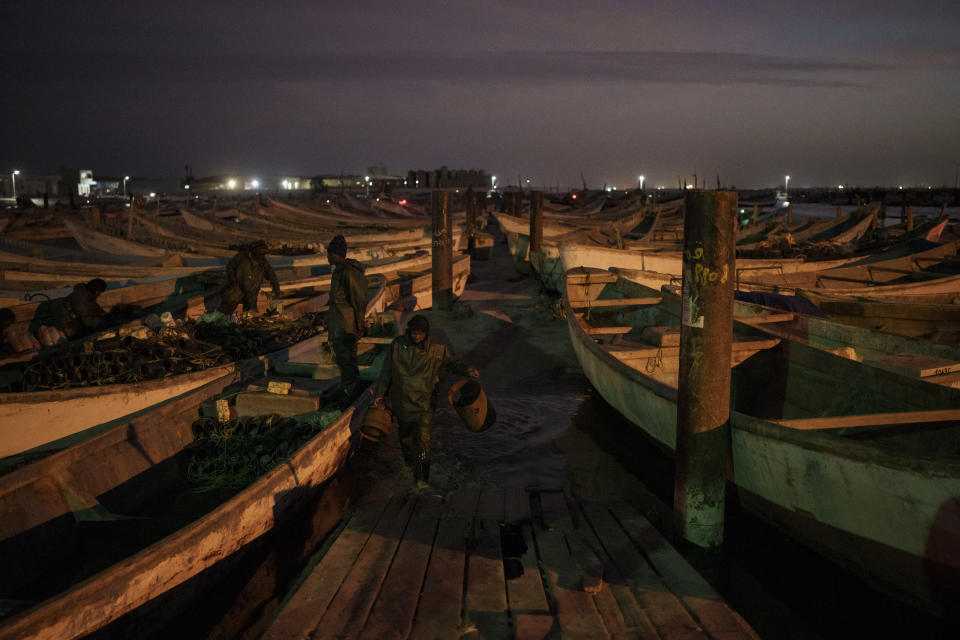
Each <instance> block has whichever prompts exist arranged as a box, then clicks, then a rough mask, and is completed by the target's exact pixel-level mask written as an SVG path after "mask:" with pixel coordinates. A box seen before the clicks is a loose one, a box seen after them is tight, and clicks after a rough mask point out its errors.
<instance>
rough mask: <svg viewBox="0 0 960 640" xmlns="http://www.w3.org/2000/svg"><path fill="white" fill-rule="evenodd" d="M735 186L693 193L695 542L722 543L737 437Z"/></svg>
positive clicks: (689, 301) (686, 530)
mask: <svg viewBox="0 0 960 640" xmlns="http://www.w3.org/2000/svg"><path fill="white" fill-rule="evenodd" d="M736 211H737V193H736V192H735V191H698V192H694V193H688V194H687V196H686V216H685V218H684V223H683V247H684V251H683V289H682V291H683V296H682V306H681V320H680V373H679V389H678V395H677V450H676V475H675V478H674V480H675V482H674V494H673V495H674V502H673V508H674V517H675V519H676V523H677V530H678V531H679V532H680V533H681V534H682V535H683V537H684V538H685V539H687V540H689V541H690V542H692V543H694V544H696V545H698V546H701V547H712V546H716V545H718V544H720V543H721V542H722V541H723V519H724V518H723V516H724V497H725V493H726V481H727V474H726V469H727V452H728V449H729V438H730V431H729V430H730V427H729V421H730V353H731V349H730V345H731V342H732V339H733V291H734V273H735V268H736V261H735V250H734V245H735V240H736V236H735V234H734V231H733V219H734V217H735V216H736Z"/></svg>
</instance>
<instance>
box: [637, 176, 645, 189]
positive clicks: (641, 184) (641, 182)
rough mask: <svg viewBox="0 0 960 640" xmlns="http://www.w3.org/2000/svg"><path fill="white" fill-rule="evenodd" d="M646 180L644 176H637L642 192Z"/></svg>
mask: <svg viewBox="0 0 960 640" xmlns="http://www.w3.org/2000/svg"><path fill="white" fill-rule="evenodd" d="M644 180H645V178H644V177H643V176H637V181H638V182H640V191H643V182H644Z"/></svg>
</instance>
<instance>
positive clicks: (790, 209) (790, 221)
mask: <svg viewBox="0 0 960 640" xmlns="http://www.w3.org/2000/svg"><path fill="white" fill-rule="evenodd" d="M787 224H793V203H792V202H790V203H788V204H787Z"/></svg>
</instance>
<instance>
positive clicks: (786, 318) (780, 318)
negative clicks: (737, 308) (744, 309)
mask: <svg viewBox="0 0 960 640" xmlns="http://www.w3.org/2000/svg"><path fill="white" fill-rule="evenodd" d="M796 317H797V314H795V313H789V312H784V313H770V314H767V315H762V316H745V317H741V316H734V317H733V319H734V320H736V321H737V322H743V323H744V324H749V325H756V324H767V323H771V322H790V321H791V320H793V319H794V318H796Z"/></svg>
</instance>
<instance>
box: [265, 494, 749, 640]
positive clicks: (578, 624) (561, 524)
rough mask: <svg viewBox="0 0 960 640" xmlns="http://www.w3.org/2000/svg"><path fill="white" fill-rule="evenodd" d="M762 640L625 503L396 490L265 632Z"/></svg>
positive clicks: (363, 504) (353, 527)
mask: <svg viewBox="0 0 960 640" xmlns="http://www.w3.org/2000/svg"><path fill="white" fill-rule="evenodd" d="M389 487H394V488H395V490H391V489H390V488H389ZM398 487H399V488H398ZM757 637H758V636H757V635H756V633H755V632H754V631H753V630H752V629H751V628H750V627H749V625H748V624H747V623H746V622H745V621H744V620H743V619H742V618H740V616H739V615H737V613H736V612H734V611H733V610H732V609H731V608H730V607H729V606H728V605H727V604H726V603H725V602H724V601H723V599H722V598H721V597H720V596H719V595H718V594H717V592H716V591H715V590H714V589H713V588H712V587H711V586H710V585H709V584H707V582H706V581H705V580H704V579H703V578H702V577H701V576H700V575H699V574H698V573H697V572H696V571H695V570H694V569H693V568H692V567H691V566H690V565H689V564H688V563H687V562H686V561H685V560H684V559H683V557H682V556H681V555H680V554H679V553H678V552H677V551H676V550H675V549H674V548H673V547H672V546H671V545H670V544H669V542H667V540H666V539H664V538H663V537H662V536H661V535H660V534H659V533H658V532H657V530H656V529H654V528H653V526H652V525H651V524H650V523H649V522H648V521H647V519H646V518H645V517H644V516H643V515H642V514H641V513H640V511H638V510H637V508H635V507H634V506H633V505H631V504H628V503H622V502H621V503H612V504H600V503H597V502H584V501H580V500H577V499H576V498H575V497H572V496H570V495H567V494H564V493H563V492H561V491H548V490H526V489H506V490H504V489H484V490H482V491H460V492H457V493H453V494H450V495H447V496H443V497H441V496H438V495H432V494H431V493H429V492H428V491H422V492H417V491H416V490H415V489H413V488H412V487H409V486H405V485H404V484H403V483H402V482H401V483H398V484H388V483H384V482H380V483H379V484H378V485H377V486H375V487H373V488H372V489H371V490H369V491H367V492H366V494H365V495H364V496H363V497H362V498H361V499H360V500H359V501H358V502H357V503H356V504H355V506H354V507H353V508H352V509H351V511H350V513H349V515H347V516H345V517H344V521H343V523H342V525H341V528H340V530H339V531H338V532H337V533H336V535H335V536H332V539H331V540H330V541H328V543H327V544H326V545H325V547H324V548H323V549H322V550H321V552H320V553H319V554H318V556H317V557H316V558H315V559H314V564H313V566H312V567H311V568H309V569H308V570H307V571H306V572H305V574H304V576H303V577H302V582H301V584H300V585H299V587H298V588H296V589H295V590H294V591H293V592H292V594H291V595H290V596H289V597H288V598H287V601H286V602H285V603H284V604H283V605H282V607H281V609H280V610H279V612H278V614H277V615H276V616H275V618H274V619H273V621H272V623H271V624H270V626H269V628H268V630H267V631H266V633H265V635H264V636H263V638H269V639H279V638H376V639H378V640H380V639H385V638H497V639H499V638H518V639H533V638H564V639H566V638H664V639H669V638H718V639H719V638H723V639H728V638H729V639H732V638H757Z"/></svg>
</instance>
